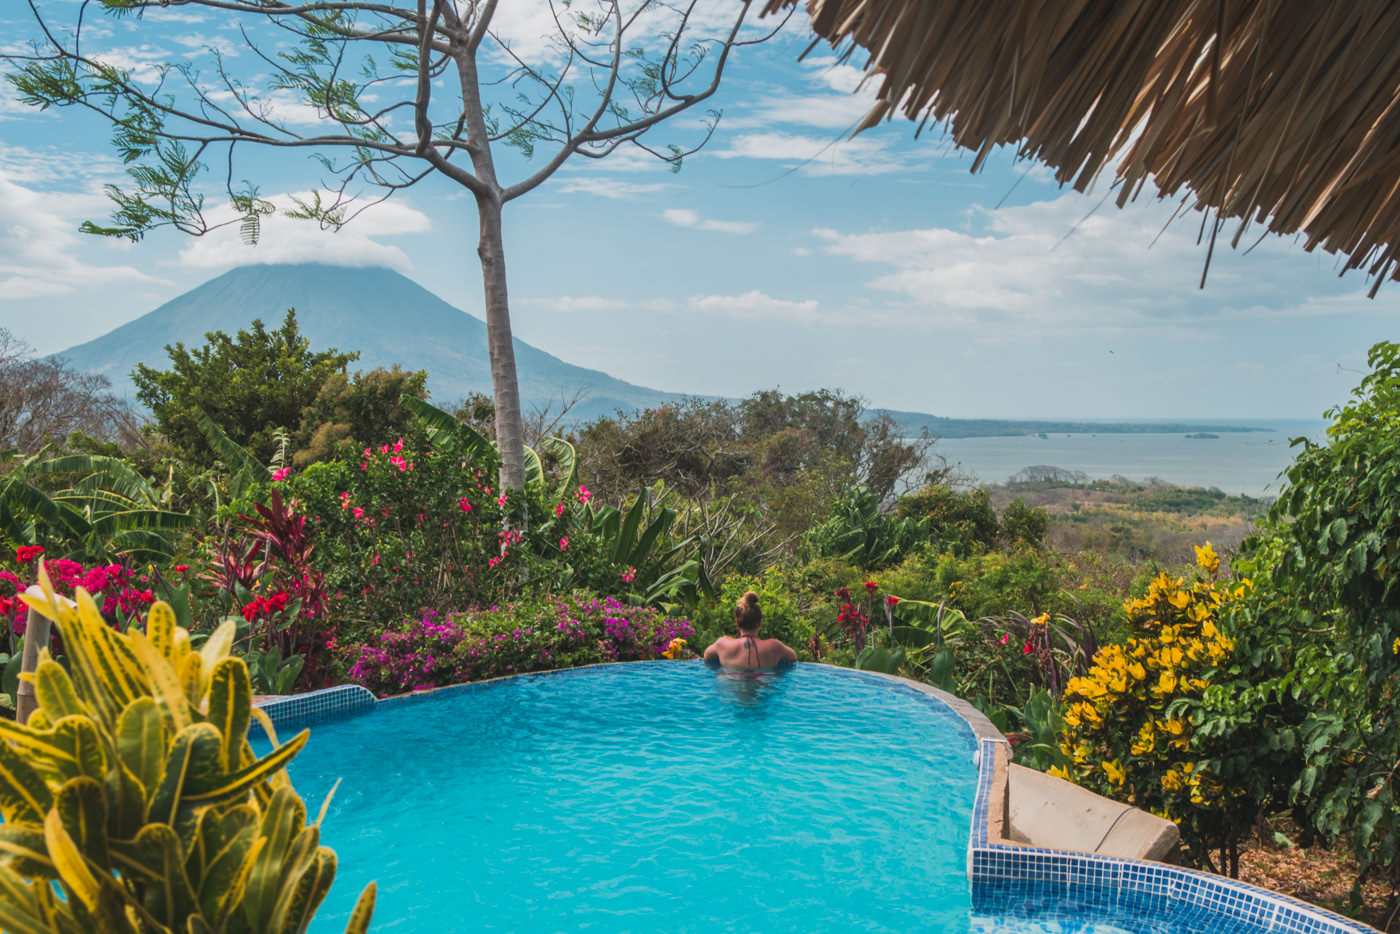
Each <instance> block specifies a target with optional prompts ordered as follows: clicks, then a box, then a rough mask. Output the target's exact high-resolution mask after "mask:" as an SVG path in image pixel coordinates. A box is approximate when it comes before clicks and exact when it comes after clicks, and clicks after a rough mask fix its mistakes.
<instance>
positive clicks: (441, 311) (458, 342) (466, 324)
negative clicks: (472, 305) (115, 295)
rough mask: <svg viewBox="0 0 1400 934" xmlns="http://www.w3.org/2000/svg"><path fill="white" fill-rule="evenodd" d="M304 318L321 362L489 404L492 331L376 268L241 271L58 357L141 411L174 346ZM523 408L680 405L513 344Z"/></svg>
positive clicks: (582, 410) (587, 413) (592, 412)
mask: <svg viewBox="0 0 1400 934" xmlns="http://www.w3.org/2000/svg"><path fill="white" fill-rule="evenodd" d="M289 308H293V309H295V310H296V315H297V326H298V328H299V329H300V331H301V334H302V336H303V337H305V338H307V339H308V340H309V341H310V342H311V346H312V347H313V348H314V349H316V350H324V349H328V348H332V347H333V348H335V349H337V350H340V351H343V352H348V351H358V352H359V354H360V358H359V360H357V361H356V362H355V363H354V364H352V365H351V368H352V370H354V369H359V370H372V369H374V368H375V367H380V366H382V367H389V366H392V365H394V364H396V363H397V364H399V365H401V366H403V367H406V368H408V369H412V370H427V372H428V388H429V390H430V392H431V393H432V398H433V399H434V400H437V401H438V402H439V403H453V402H456V401H458V400H460V399H462V398H463V397H465V396H467V395H468V394H469V393H472V392H485V393H487V394H488V395H489V394H490V392H491V363H490V359H489V356H488V353H487V345H486V324H485V322H484V321H482V320H481V319H480V318H478V317H476V316H475V315H472V314H471V313H469V312H466V311H463V310H461V309H459V308H456V307H455V306H453V305H450V304H448V303H447V302H446V301H444V300H443V299H441V298H439V297H438V296H436V295H434V294H433V293H432V292H429V291H428V290H427V289H425V288H423V287H422V286H420V285H418V284H417V283H416V282H414V281H413V280H412V279H409V278H408V277H407V276H404V275H402V274H400V273H398V272H395V271H393V270H390V269H384V268H379V267H368V268H360V267H346V266H329V265H325V264H321V263H307V264H299V265H262V266H239V267H236V268H234V269H231V270H229V271H228V272H226V273H224V274H223V275H220V276H217V277H215V278H213V279H210V280H209V281H208V282H205V283H203V284H202V285H198V286H196V287H195V288H193V289H191V290H190V291H188V292H185V293H184V294H182V295H180V296H177V297H176V298H174V299H171V300H170V301H168V302H166V303H165V304H163V305H161V306H160V307H158V308H156V309H154V310H153V311H150V312H148V313H146V314H144V315H142V316H141V317H139V318H137V319H135V320H134V321H129V322H127V323H126V324H123V325H121V326H120V327H117V328H114V329H113V330H111V331H109V332H108V333H106V334H104V335H102V336H101V337H98V338H96V339H94V340H91V341H87V342H85V343H82V344H78V345H76V346H74V347H71V348H69V349H68V350H64V351H60V352H59V353H57V354H54V355H53V356H56V357H65V358H67V359H68V361H69V362H70V363H71V364H72V365H73V366H74V367H75V368H76V369H79V370H87V371H91V372H96V373H100V374H101V375H103V376H105V377H107V378H108V379H109V380H110V381H111V383H112V390H113V392H114V393H116V395H118V396H119V397H123V398H126V399H127V400H128V401H132V402H133V403H134V399H135V386H134V384H133V383H132V381H131V371H132V370H133V369H135V367H136V364H137V363H144V364H146V365H147V366H150V367H154V368H156V369H162V368H164V367H165V366H167V365H168V364H169V358H168V357H167V355H166V353H165V347H166V345H167V344H175V343H184V344H185V345H186V346H198V345H200V344H202V343H204V339H205V335H206V334H207V333H209V332H211V331H223V332H224V333H227V334H233V333H236V332H237V331H238V330H240V329H243V328H247V327H248V326H249V325H251V324H252V322H253V320H254V319H261V320H262V322H263V323H264V324H265V325H267V326H268V327H269V328H275V327H277V326H279V325H280V324H281V322H282V319H283V317H284V316H285V315H286V312H287V309H289ZM514 343H515V359H516V369H517V375H518V380H519V383H520V397H521V406H522V408H523V409H525V411H526V412H527V413H528V412H529V411H530V410H531V409H536V410H539V409H543V408H544V407H546V406H549V405H551V404H553V405H554V406H556V407H557V406H558V405H559V404H560V401H561V395H562V396H565V397H571V396H572V395H574V394H576V393H582V394H583V398H582V399H581V400H580V401H579V402H578V403H576V405H575V407H574V409H572V410H571V411H570V416H571V418H573V419H580V418H582V419H587V418H597V417H599V416H602V415H611V414H613V413H614V412H616V411H617V410H619V409H621V410H623V411H628V410H632V409H638V408H647V407H652V406H657V405H662V404H664V403H666V402H674V401H678V400H680V399H682V398H684V395H683V394H681V393H671V392H665V391H663V390H658V389H651V388H649V387H646V386H637V385H634V384H632V383H628V382H626V381H625V380H620V379H617V378H616V377H613V376H610V375H608V374H607V373H604V372H602V371H601V370H592V369H589V368H587V367H581V366H576V365H574V364H571V363H568V362H566V361H564V360H560V359H559V358H558V357H555V356H554V355H552V354H549V353H546V352H545V351H543V350H540V349H539V348H537V347H533V346H531V345H530V344H526V343H525V342H524V341H521V340H519V339H518V338H517V339H516V340H515V342H514Z"/></svg>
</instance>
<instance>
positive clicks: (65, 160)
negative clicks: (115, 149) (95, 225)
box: [0, 142, 126, 203]
mask: <svg viewBox="0 0 1400 934" xmlns="http://www.w3.org/2000/svg"><path fill="white" fill-rule="evenodd" d="M0 178H4V179H7V180H8V181H10V182H13V183H15V184H17V185H36V186H42V187H44V188H63V189H65V190H69V189H73V188H78V189H81V190H83V191H86V192H89V193H91V194H93V195H96V196H99V197H100V196H101V194H102V186H103V185H105V184H109V183H118V184H119V183H121V182H122V181H123V180H125V179H126V174H125V173H124V172H123V171H122V164H121V162H120V160H118V159H117V158H116V157H115V156H111V155H107V154H105V153H103V154H97V153H91V152H80V151H75V150H72V149H63V148H58V147H52V146H49V147H45V148H42V149H30V148H29V147H27V146H10V145H7V144H6V143H3V142H0ZM100 200H101V201H102V202H104V203H105V202H106V198H105V197H100Z"/></svg>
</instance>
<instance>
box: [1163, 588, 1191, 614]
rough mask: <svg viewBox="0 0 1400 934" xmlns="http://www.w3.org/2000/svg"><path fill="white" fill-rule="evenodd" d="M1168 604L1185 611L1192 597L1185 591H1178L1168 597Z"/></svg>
mask: <svg viewBox="0 0 1400 934" xmlns="http://www.w3.org/2000/svg"><path fill="white" fill-rule="evenodd" d="M1167 602H1168V603H1170V604H1171V605H1172V606H1174V607H1176V608H1177V609H1178V610H1184V609H1186V606H1187V604H1189V603H1190V602H1191V595H1190V594H1189V593H1186V592H1185V591H1184V590H1178V591H1176V592H1175V593H1173V594H1171V595H1169V596H1168V597H1167Z"/></svg>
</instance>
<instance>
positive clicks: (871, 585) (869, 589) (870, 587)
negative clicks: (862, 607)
mask: <svg viewBox="0 0 1400 934" xmlns="http://www.w3.org/2000/svg"><path fill="white" fill-rule="evenodd" d="M879 589H880V585H879V584H877V583H875V582H874V581H866V582H865V592H866V593H870V594H873V593H874V592H875V591H877V590H879Z"/></svg>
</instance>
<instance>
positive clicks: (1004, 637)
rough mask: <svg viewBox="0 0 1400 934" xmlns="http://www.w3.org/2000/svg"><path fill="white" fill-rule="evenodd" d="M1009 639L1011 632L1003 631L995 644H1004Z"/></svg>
mask: <svg viewBox="0 0 1400 934" xmlns="http://www.w3.org/2000/svg"><path fill="white" fill-rule="evenodd" d="M1010 641H1011V633H1009V632H1007V633H1003V634H1002V637H1001V638H1000V639H998V640H997V645H1006V643H1008V642H1010Z"/></svg>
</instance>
